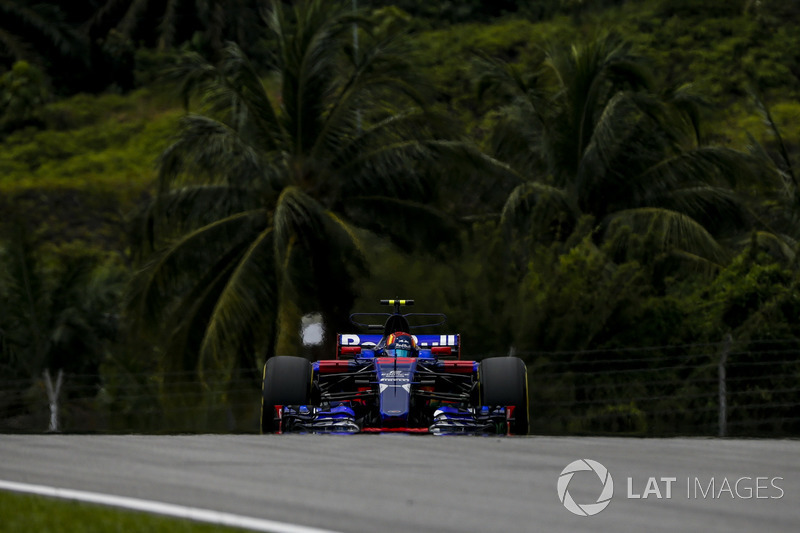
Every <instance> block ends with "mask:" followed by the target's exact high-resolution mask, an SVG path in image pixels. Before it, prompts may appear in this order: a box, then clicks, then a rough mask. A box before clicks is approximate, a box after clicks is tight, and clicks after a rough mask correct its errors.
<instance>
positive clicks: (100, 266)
mask: <svg viewBox="0 0 800 533" xmlns="http://www.w3.org/2000/svg"><path fill="white" fill-rule="evenodd" d="M2 230H3V231H2V233H3V235H2V237H3V240H2V241H0V298H2V301H3V302H4V304H3V309H2V310H0V331H2V337H3V338H2V351H0V365H2V366H3V367H5V371H6V373H7V374H8V375H10V376H15V377H19V378H34V379H36V378H38V377H39V376H40V375H41V373H42V371H43V370H45V369H53V370H55V369H63V370H64V371H66V372H72V373H78V374H97V372H98V369H99V366H100V364H101V363H102V362H103V360H104V359H105V357H106V355H107V353H108V350H109V348H110V345H111V342H112V341H113V339H114V338H115V336H116V329H117V327H116V322H117V320H116V316H117V311H118V309H117V305H118V302H119V300H120V296H121V292H122V287H123V285H124V277H125V275H126V274H125V272H124V270H123V269H122V268H121V267H119V266H117V265H116V264H115V263H113V262H109V261H103V260H102V258H101V257H100V256H99V255H96V254H92V253H80V254H74V253H52V252H50V253H48V252H47V251H46V247H44V246H42V245H41V244H40V243H37V242H35V241H34V240H33V239H32V238H31V236H30V232H29V230H28V229H27V228H26V227H25V224H24V223H22V222H17V221H14V222H12V223H10V224H4V226H3V228H2Z"/></svg>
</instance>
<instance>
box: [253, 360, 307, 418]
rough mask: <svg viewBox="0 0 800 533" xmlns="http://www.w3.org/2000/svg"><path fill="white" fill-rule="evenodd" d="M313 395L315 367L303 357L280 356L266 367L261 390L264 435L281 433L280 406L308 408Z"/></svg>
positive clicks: (268, 361) (270, 361) (268, 362)
mask: <svg viewBox="0 0 800 533" xmlns="http://www.w3.org/2000/svg"><path fill="white" fill-rule="evenodd" d="M310 395H311V363H310V362H309V361H308V359H304V358H303V357H292V356H288V355H277V356H275V357H272V358H270V359H268V360H267V363H266V364H265V365H264V382H263V386H262V388H261V433H275V432H276V431H278V430H279V429H280V420H278V419H277V418H276V413H275V406H276V405H308V403H309V396H310Z"/></svg>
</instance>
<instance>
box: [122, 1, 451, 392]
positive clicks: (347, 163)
mask: <svg viewBox="0 0 800 533" xmlns="http://www.w3.org/2000/svg"><path fill="white" fill-rule="evenodd" d="M267 22H268V25H269V28H270V30H271V34H272V35H271V37H272V39H273V43H274V47H275V48H274V50H275V54H274V60H273V62H272V65H271V67H272V70H271V74H270V75H269V76H268V77H267V78H266V79H267V82H263V81H262V80H261V79H260V78H259V77H258V76H257V74H256V71H255V69H254V67H253V65H252V64H251V63H250V62H249V60H248V58H247V57H246V56H245V55H244V54H243V53H242V51H241V49H240V48H239V47H238V46H236V45H234V44H229V45H228V46H227V48H226V49H225V55H224V57H223V59H222V61H221V62H220V63H219V64H217V65H211V64H209V63H207V62H206V61H205V60H203V59H202V58H201V57H200V56H198V55H196V54H188V55H187V56H185V61H184V63H183V68H182V70H181V72H182V75H183V78H184V79H185V80H186V86H185V87H186V94H187V97H188V96H189V95H191V94H195V93H194V92H193V91H199V92H200V94H201V95H202V99H201V102H200V105H201V107H200V109H201V110H202V112H203V114H194V113H190V114H188V115H187V116H186V117H185V118H184V119H183V123H182V126H181V130H180V133H179V135H178V137H177V139H176V141H175V142H174V144H173V145H172V146H171V147H169V148H168V149H167V150H166V151H165V152H164V153H163V154H162V155H161V158H160V184H161V186H160V192H159V194H158V197H157V198H156V199H155V200H154V202H153V203H152V204H151V205H149V206H148V207H147V209H146V210H145V212H144V213H143V215H142V217H141V220H142V225H141V226H139V227H140V229H141V231H140V233H139V235H140V237H141V241H140V242H144V243H146V244H147V248H148V249H150V250H154V253H152V254H151V255H150V256H149V259H148V260H147V262H146V263H145V264H144V267H143V268H142V270H141V271H140V272H139V274H138V275H137V276H136V277H135V279H134V280H133V283H132V285H131V291H130V300H129V311H130V313H131V314H132V316H134V317H138V318H139V319H144V321H145V322H143V323H146V322H147V321H149V322H150V323H151V324H155V325H161V326H162V331H163V332H165V333H166V336H167V338H168V341H169V342H168V344H167V346H166V348H165V350H166V353H167V355H168V357H167V359H166V367H165V368H167V369H180V370H197V371H198V372H199V374H200V375H201V376H202V375H203V374H204V373H205V372H206V371H210V370H217V371H220V370H221V371H223V372H228V373H229V372H231V371H232V370H233V369H235V368H250V369H255V368H256V366H257V365H256V364H255V361H256V360H257V359H260V358H261V357H262V356H266V357H269V356H270V355H272V354H274V353H275V352H276V351H277V352H278V353H295V351H296V350H297V348H298V342H299V332H298V329H299V323H300V316H301V314H302V313H304V312H310V311H320V312H321V313H322V316H323V321H324V323H325V325H326V332H327V333H328V337H327V339H328V341H330V340H331V339H332V337H331V335H330V334H331V333H333V332H335V331H336V326H337V325H339V324H341V323H342V321H343V320H345V319H346V313H347V312H348V311H349V308H350V305H351V302H352V299H353V291H352V288H351V284H352V281H353V280H354V279H355V276H358V275H359V274H360V273H362V272H363V271H364V268H365V258H366V257H367V255H368V250H366V249H365V244H364V240H363V238H362V236H363V235H365V233H364V232H365V231H376V232H380V233H381V234H385V235H388V236H389V237H391V238H392V239H393V240H394V242H396V243H398V244H401V245H410V243H415V242H416V243H422V244H423V245H424V244H425V243H428V242H431V241H436V240H437V239H438V235H437V234H436V231H435V230H434V229H433V228H442V227H443V226H444V225H445V222H446V220H447V219H446V218H445V217H444V216H443V215H442V214H441V213H440V212H439V211H437V210H436V209H434V208H433V207H432V205H431V202H432V201H433V200H435V196H436V189H435V184H434V183H431V180H430V179H429V175H430V174H429V173H428V172H427V165H428V164H435V163H437V162H438V160H437V159H436V157H437V156H440V155H441V154H443V153H446V151H447V150H448V149H450V148H451V147H452V145H451V144H450V143H447V142H444V141H443V140H442V139H443V137H441V135H439V134H438V132H437V131H436V130H435V126H436V122H435V121H433V120H431V117H430V116H429V115H428V114H426V113H425V112H423V111H422V110H421V109H420V107H419V105H420V104H421V103H422V101H423V100H422V97H421V96H420V94H418V91H417V87H418V85H416V84H415V82H414V79H413V78H412V77H410V72H409V70H408V65H407V64H406V61H405V60H404V57H407V56H404V55H403V48H402V46H401V45H402V40H399V39H398V36H389V37H385V38H380V39H377V40H370V38H369V37H370V36H369V34H368V33H367V32H366V31H362V35H361V43H360V46H359V48H358V51H357V53H355V51H354V50H353V49H352V48H351V47H349V43H350V38H351V36H352V33H351V32H352V26H351V24H353V23H359V22H360V20H359V19H357V18H353V17H352V16H351V13H350V12H349V11H348V10H346V9H345V10H342V9H338V8H337V7H336V5H334V4H333V3H332V2H328V1H322V0H312V1H309V2H299V3H298V5H297V6H296V7H294V8H293V9H292V10H291V11H288V12H287V11H286V10H284V8H283V7H282V6H281V3H279V2H278V3H276V4H275V6H274V9H273V10H272V11H271V13H270V14H269V18H268V21H267ZM145 251H146V250H145Z"/></svg>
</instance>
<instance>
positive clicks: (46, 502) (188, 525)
mask: <svg viewBox="0 0 800 533" xmlns="http://www.w3.org/2000/svg"><path fill="white" fill-rule="evenodd" d="M110 531H114V532H117V531H118V532H125V533H139V532H141V533H184V532H185V533H211V532H215V533H225V532H230V533H234V532H241V531H242V530H241V529H237V528H230V527H223V526H215V525H211V524H203V523H199V522H193V521H191V520H181V519H177V518H168V517H162V516H157V515H152V514H148V513H141V512H135V511H123V510H119V509H114V508H112V507H104V506H101V505H90V504H85V503H80V502H72V501H64V500H58V499H54V498H46V497H43V496H31V495H27V494H16V493H13V492H6V491H0V533H17V532H19V533H22V532H26V533H27V532H36V533H65V532H69V533H108V532H110Z"/></svg>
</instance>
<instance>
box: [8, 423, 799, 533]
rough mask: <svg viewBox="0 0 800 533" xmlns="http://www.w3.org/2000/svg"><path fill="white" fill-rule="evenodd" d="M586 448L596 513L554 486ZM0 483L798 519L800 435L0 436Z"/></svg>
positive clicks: (783, 526)
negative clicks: (568, 504)
mask: <svg viewBox="0 0 800 533" xmlns="http://www.w3.org/2000/svg"><path fill="white" fill-rule="evenodd" d="M581 458H589V459H593V460H595V461H598V462H600V463H602V464H603V465H604V466H605V467H607V468H608V471H609V473H610V474H611V475H612V477H613V482H614V492H613V494H614V496H613V499H612V500H611V502H610V504H609V505H608V507H607V508H606V509H604V510H603V511H602V512H600V513H599V514H597V515H595V516H589V517H583V516H576V515H574V514H572V513H570V512H569V511H567V509H565V507H564V506H563V505H562V504H561V502H560V501H559V497H558V493H557V489H556V486H557V481H558V478H559V476H560V474H561V472H562V470H563V469H564V468H565V467H566V466H567V465H568V464H570V463H571V462H573V461H575V460H576V459H581ZM662 477H664V478H675V479H676V481H674V482H668V481H662V480H661V478H662ZM628 478H630V479H631V480H630V488H629V487H628V483H629V482H628ZM650 478H655V479H654V480H653V481H650ZM0 480H5V481H14V482H21V483H32V484H41V485H48V486H53V487H60V488H65V489H75V490H83V491H92V492H101V493H105V494H111V495H116V496H124V497H129V498H141V499H147V500H156V501H161V502H165V503H171V504H177V505H186V506H191V507H200V508H204V509H210V510H214V511H220V512H225V513H235V514H240V515H244V516H249V517H258V518H265V519H270V520H277V521H281V522H289V523H293V524H298V525H303V526H312V527H319V528H324V529H330V530H335V531H341V532H377V531H409V530H411V531H414V530H416V531H419V532H464V531H475V532H494V531H497V532H517V531H519V532H534V531H557V532H560V531H565V532H582V531H647V532H648V533H654V532H661V531H664V532H670V533H674V532H683V531H703V532H726V533H728V532H738V531H742V532H745V531H746V532H751V531H764V532H783V531H786V532H790V531H791V532H796V531H798V530H800V441H797V440H718V439H622V438H619V439H618V438H555V437H527V438H525V437H516V438H502V437H432V436H420V435H359V436H324V435H274V436H273V435H270V436H255V435H193V436H188V435H186V436H145V435H128V436H93V435H0ZM712 480H713V482H714V487H713V488H712V489H709V484H710V483H711V482H712ZM726 480H727V486H728V487H729V489H730V490H726ZM737 481H739V485H738V487H736V485H735V484H736V482H737ZM687 483H688V484H687ZM648 485H649V487H648ZM667 485H670V489H671V490H670V492H671V494H670V496H671V497H670V498H667V497H666V488H667ZM698 487H699V490H698ZM759 487H761V488H759ZM648 488H649V494H647V496H648V497H647V498H630V497H628V494H631V495H640V496H643V495H645V494H646V493H648ZM736 488H738V491H737V490H735V489H736ZM748 489H749V490H748ZM568 491H569V493H570V495H571V496H572V497H573V499H574V500H575V501H576V502H577V503H580V504H589V503H594V502H595V501H596V499H597V498H598V496H599V495H600V493H601V491H602V482H601V481H600V479H599V478H598V477H597V476H596V475H595V474H593V473H592V472H578V473H577V474H575V476H574V478H573V479H572V480H571V481H570V483H569V485H568ZM737 492H738V494H736V493H737ZM704 493H705V494H704ZM658 494H660V496H661V498H660V499H659V498H658V497H657V496H658ZM748 495H750V497H749V498H748ZM712 496H713V497H712ZM756 496H758V498H757V497H756Z"/></svg>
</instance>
